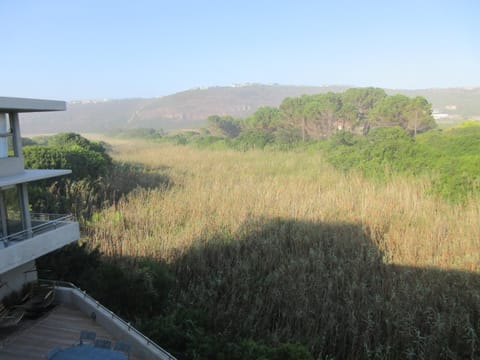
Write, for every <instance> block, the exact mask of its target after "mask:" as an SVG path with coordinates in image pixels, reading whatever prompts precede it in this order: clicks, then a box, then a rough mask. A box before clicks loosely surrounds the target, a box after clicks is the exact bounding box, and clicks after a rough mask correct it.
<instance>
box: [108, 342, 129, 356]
mask: <svg viewBox="0 0 480 360" xmlns="http://www.w3.org/2000/svg"><path fill="white" fill-rule="evenodd" d="M131 348H132V347H131V346H130V344H127V343H124V342H122V341H117V342H116V343H115V346H114V347H113V350H116V351H121V352H123V353H125V355H127V359H130V350H131Z"/></svg>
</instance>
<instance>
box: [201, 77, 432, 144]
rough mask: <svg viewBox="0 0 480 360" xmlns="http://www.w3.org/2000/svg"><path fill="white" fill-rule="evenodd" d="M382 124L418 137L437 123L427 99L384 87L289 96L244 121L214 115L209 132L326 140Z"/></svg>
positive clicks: (208, 122) (286, 139) (228, 134)
mask: <svg viewBox="0 0 480 360" xmlns="http://www.w3.org/2000/svg"><path fill="white" fill-rule="evenodd" d="M378 126H382V127H391V126H400V127H402V128H403V129H405V130H406V131H408V132H410V133H411V134H413V135H414V134H416V133H419V132H424V131H426V130H429V129H432V128H434V127H435V126H436V124H435V121H434V119H433V117H432V108H431V104H430V103H429V102H428V101H427V100H426V99H425V98H424V97H421V96H417V97H415V98H409V97H407V96H404V95H399V94H397V95H391V96H389V95H387V94H386V93H385V91H384V90H383V89H380V88H374V87H367V88H351V89H348V90H346V91H345V92H343V93H333V92H328V93H324V94H315V95H302V96H300V97H294V98H286V99H284V100H283V101H282V103H281V104H280V106H279V107H261V108H259V109H258V110H257V111H256V112H255V113H254V114H253V115H252V116H250V117H247V118H242V119H235V118H233V117H231V116H221V115H212V116H210V117H208V119H207V127H206V129H205V131H206V133H207V134H209V135H213V136H222V137H226V138H237V137H242V136H243V137H246V136H248V135H250V136H251V135H252V133H257V134H258V133H263V134H270V135H273V136H274V137H275V138H276V139H277V140H280V141H282V140H283V141H293V140H297V141H298V140H303V141H305V140H311V139H313V140H317V139H322V138H326V137H328V136H330V135H332V134H333V133H335V132H336V131H338V130H347V131H351V132H354V133H359V134H367V133H368V131H369V130H370V128H372V127H378Z"/></svg>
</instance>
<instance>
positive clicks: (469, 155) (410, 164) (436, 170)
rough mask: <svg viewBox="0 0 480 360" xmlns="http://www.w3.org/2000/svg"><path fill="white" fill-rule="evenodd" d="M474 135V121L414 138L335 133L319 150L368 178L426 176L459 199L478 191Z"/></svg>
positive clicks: (391, 132)
mask: <svg viewBox="0 0 480 360" xmlns="http://www.w3.org/2000/svg"><path fill="white" fill-rule="evenodd" d="M479 138H480V126H478V125H477V126H473V125H470V126H467V127H465V126H461V127H457V128H453V129H449V130H444V131H430V132H426V133H423V134H419V135H417V136H416V137H415V138H412V137H410V136H409V135H408V133H407V132H406V131H404V130H403V129H401V128H395V127H394V128H375V129H372V130H371V131H370V133H369V134H368V135H367V136H366V137H363V136H359V135H354V134H352V133H349V132H338V133H337V134H335V135H334V136H332V137H331V138H330V139H329V140H328V142H327V144H326V146H325V147H324V150H325V151H324V153H325V156H326V157H327V158H328V159H329V161H330V162H331V163H332V164H333V165H335V166H336V167H337V168H339V169H342V170H344V171H349V170H360V171H361V172H362V173H363V174H365V175H367V176H370V177H373V178H380V179H385V178H391V177H392V176H398V175H410V176H422V177H427V178H429V179H430V181H431V183H432V191H433V192H434V193H436V194H440V195H441V196H443V197H444V198H447V199H450V200H453V201H459V202H464V201H466V200H467V199H468V198H469V196H471V195H473V194H480V158H479V157H478V154H479V152H480V141H479V140H478V139H479Z"/></svg>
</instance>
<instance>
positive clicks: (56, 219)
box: [0, 213, 75, 247]
mask: <svg viewBox="0 0 480 360" xmlns="http://www.w3.org/2000/svg"><path fill="white" fill-rule="evenodd" d="M30 216H31V220H32V224H34V223H36V222H39V224H37V225H34V226H32V228H31V229H29V230H22V231H19V232H16V233H13V234H10V235H8V236H4V237H1V238H0V241H2V242H3V245H4V247H7V246H9V245H10V243H12V242H18V241H23V240H26V239H30V238H32V237H34V236H35V235H38V234H42V233H45V232H48V231H51V230H55V229H56V228H58V227H60V226H63V225H65V224H66V223H70V222H72V221H75V219H74V217H73V215H63V214H41V213H32V214H31V215H30Z"/></svg>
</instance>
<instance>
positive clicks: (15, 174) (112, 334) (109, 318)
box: [0, 97, 174, 359]
mask: <svg viewBox="0 0 480 360" xmlns="http://www.w3.org/2000/svg"><path fill="white" fill-rule="evenodd" d="M64 110H66V104H65V102H63V101H51V100H36V99H23V98H10V97H0V300H2V301H3V299H4V298H5V297H6V296H8V295H9V294H11V293H12V292H14V291H15V292H20V291H21V290H22V288H23V287H24V286H25V285H26V284H29V283H32V282H35V281H36V280H37V271H36V267H35V259H37V258H39V257H40V256H42V255H45V254H47V253H49V252H52V251H54V250H56V249H59V248H61V247H63V246H64V245H67V244H69V243H72V242H75V241H77V240H79V238H80V231H79V225H78V223H77V222H75V221H74V220H73V218H72V217H71V216H69V215H58V214H35V213H31V212H30V205H29V199H28V184H29V183H31V182H34V181H38V180H43V179H48V178H52V177H57V176H64V175H68V174H70V173H71V171H70V170H63V169H57V170H46V169H45V170H28V169H25V168H24V160H23V155H22V141H21V133H20V124H19V123H20V121H19V114H21V113H26V112H43V111H64ZM51 288H52V289H54V290H53V291H54V295H55V304H56V305H57V306H56V307H55V308H54V309H53V310H51V311H50V313H47V314H45V315H43V317H42V321H37V322H33V323H32V324H29V325H28V327H27V326H26V325H25V326H23V328H22V330H21V331H17V329H16V327H17V325H15V326H13V327H11V329H7V332H6V333H3V334H2V336H3V337H0V359H37V358H38V359H45V358H46V354H47V353H48V352H49V351H50V350H51V349H52V348H55V347H67V348H68V347H69V346H71V345H72V344H73V343H75V342H78V337H79V332H80V330H92V331H96V332H97V333H99V334H102V336H104V337H108V338H109V339H111V340H112V343H113V342H115V341H117V342H124V343H127V344H129V346H131V349H132V353H131V355H132V357H131V358H132V359H174V357H172V356H171V355H170V354H169V353H167V352H166V351H164V350H163V349H162V348H161V347H159V346H158V345H157V344H155V343H154V342H153V341H151V340H150V339H148V338H147V337H146V336H144V335H143V334H142V333H140V332H139V331H137V330H136V329H135V328H133V327H132V326H131V325H130V324H127V323H126V322H125V321H123V320H122V319H120V318H119V317H118V316H116V315H115V314H113V313H112V312H111V311H110V310H108V309H106V308H105V307H104V306H102V305H101V304H99V303H98V302H97V301H95V299H93V298H91V297H90V296H89V295H87V294H86V293H85V292H83V291H81V290H80V289H78V288H76V287H75V286H74V285H73V284H67V283H60V282H52V283H51ZM22 321H23V320H22ZM49 321H50V322H51V323H53V324H54V325H50V327H49V328H48V329H49V330H48V334H46V331H45V330H44V328H42V326H43V327H45V326H49V325H47V324H48V323H49ZM59 323H61V324H62V325H61V326H58V324H59ZM2 330H3V329H2Z"/></svg>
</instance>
